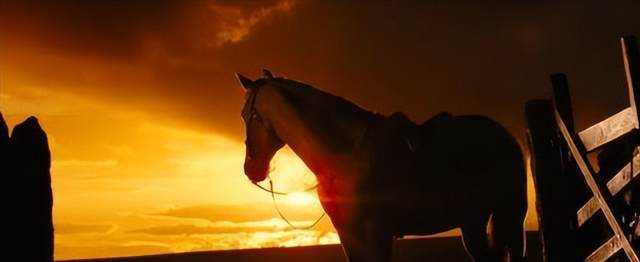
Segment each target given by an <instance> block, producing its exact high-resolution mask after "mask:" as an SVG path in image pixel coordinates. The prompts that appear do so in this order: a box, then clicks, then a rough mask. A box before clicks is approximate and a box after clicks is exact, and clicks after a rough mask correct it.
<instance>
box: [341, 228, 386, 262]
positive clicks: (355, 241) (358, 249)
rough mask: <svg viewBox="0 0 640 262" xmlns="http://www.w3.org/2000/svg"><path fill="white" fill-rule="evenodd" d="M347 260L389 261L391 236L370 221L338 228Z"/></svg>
mask: <svg viewBox="0 0 640 262" xmlns="http://www.w3.org/2000/svg"><path fill="white" fill-rule="evenodd" d="M338 236H340V242H341V243H342V249H343V250H344V253H345V255H346V256H347V259H348V261H349V262H391V255H392V246H393V238H392V236H391V235H389V234H386V233H384V231H383V230H381V228H380V227H377V226H375V225H374V224H372V223H364V225H360V226H359V227H358V228H350V229H342V230H338Z"/></svg>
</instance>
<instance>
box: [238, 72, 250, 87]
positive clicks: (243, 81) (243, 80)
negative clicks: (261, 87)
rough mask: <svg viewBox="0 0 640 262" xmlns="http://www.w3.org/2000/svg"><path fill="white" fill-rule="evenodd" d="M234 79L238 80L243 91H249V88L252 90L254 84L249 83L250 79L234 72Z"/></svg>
mask: <svg viewBox="0 0 640 262" xmlns="http://www.w3.org/2000/svg"><path fill="white" fill-rule="evenodd" d="M236 77H237V78H238V81H240V85H242V87H243V88H244V89H249V88H252V87H253V86H254V83H253V81H251V79H249V78H247V77H245V76H243V75H241V74H238V73H237V72H236Z"/></svg>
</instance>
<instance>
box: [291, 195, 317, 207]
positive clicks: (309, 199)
mask: <svg viewBox="0 0 640 262" xmlns="http://www.w3.org/2000/svg"><path fill="white" fill-rule="evenodd" d="M284 202H285V203H286V204H289V205H299V206H303V205H312V204H315V203H318V198H317V197H316V196H314V195H311V194H309V193H307V192H296V193H292V194H289V195H287V196H286V197H285V198H284Z"/></svg>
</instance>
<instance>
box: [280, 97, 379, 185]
mask: <svg viewBox="0 0 640 262" xmlns="http://www.w3.org/2000/svg"><path fill="white" fill-rule="evenodd" d="M279 95H280V96H281V99H282V100H281V101H280V102H278V103H274V104H277V105H280V108H278V109H277V110H278V111H279V112H278V113H277V116H279V117H276V118H273V119H271V122H272V124H273V128H274V130H275V131H276V133H277V134H278V136H279V137H280V138H281V139H282V140H283V141H284V142H285V143H287V144H288V145H289V147H290V148H291V149H292V150H293V151H294V152H295V153H296V154H297V155H298V156H299V157H300V158H301V159H302V160H303V161H304V162H305V164H306V165H307V166H308V167H309V168H310V169H311V170H312V171H313V172H314V174H316V176H335V175H348V173H349V172H351V171H353V170H349V169H353V168H354V167H353V163H354V158H356V157H357V154H359V148H360V146H361V141H362V139H363V137H364V136H365V133H366V132H367V130H368V128H369V126H370V125H371V124H372V123H373V122H374V121H375V119H376V117H377V116H376V115H375V114H373V113H371V112H370V111H367V110H364V109H362V108H360V107H358V106H356V105H354V104H352V103H351V102H348V101H346V100H344V99H342V98H340V97H336V96H333V95H331V94H328V93H325V92H322V91H319V90H316V89H312V88H308V89H303V88H298V87H294V88H289V89H287V90H280V92H279ZM341 173H343V174H341ZM345 173H346V174H345Z"/></svg>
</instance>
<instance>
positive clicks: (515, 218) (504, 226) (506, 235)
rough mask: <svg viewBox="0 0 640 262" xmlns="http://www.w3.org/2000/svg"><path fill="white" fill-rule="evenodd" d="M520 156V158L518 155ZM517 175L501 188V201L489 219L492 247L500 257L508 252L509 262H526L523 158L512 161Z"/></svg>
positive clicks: (525, 189) (525, 196)
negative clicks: (517, 169) (515, 165)
mask: <svg viewBox="0 0 640 262" xmlns="http://www.w3.org/2000/svg"><path fill="white" fill-rule="evenodd" d="M520 156H522V155H521V154H520ZM514 163H521V164H518V165H517V166H519V169H520V170H519V173H518V174H517V175H516V174H512V175H516V176H515V177H513V178H514V179H513V180H511V181H510V182H512V183H508V186H507V187H506V188H503V190H504V191H502V192H503V193H504V195H503V196H502V197H501V199H502V201H499V202H500V204H499V205H498V206H496V209H495V210H494V212H493V215H492V217H491V229H492V230H491V231H492V240H493V247H494V248H495V250H496V251H497V252H498V254H499V255H500V256H501V257H506V254H507V252H508V254H509V257H510V261H511V262H514V261H526V240H525V238H526V235H525V230H524V220H525V217H526V215H527V208H528V205H527V179H526V166H525V161H524V158H522V159H519V160H517V161H514Z"/></svg>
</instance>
